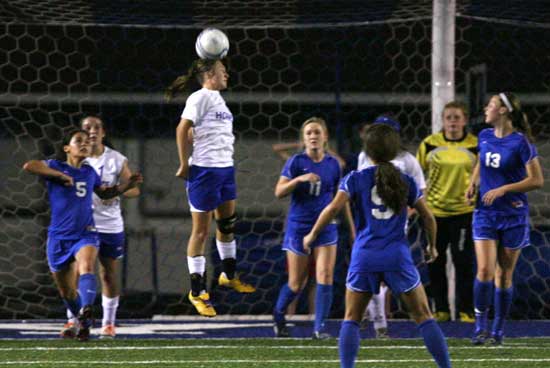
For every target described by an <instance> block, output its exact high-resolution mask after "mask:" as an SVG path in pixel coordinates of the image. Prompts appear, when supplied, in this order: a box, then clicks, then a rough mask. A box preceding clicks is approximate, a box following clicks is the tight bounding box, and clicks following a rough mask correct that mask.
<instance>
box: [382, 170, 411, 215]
mask: <svg viewBox="0 0 550 368" xmlns="http://www.w3.org/2000/svg"><path fill="white" fill-rule="evenodd" d="M408 189H409V188H408V186H407V183H405V181H404V180H403V178H402V176H401V172H400V171H399V170H398V169H397V168H396V167H395V166H393V164H392V163H391V162H379V163H378V167H377V168H376V191H377V192H378V195H379V196H380V198H381V199H382V202H383V203H384V205H385V206H386V207H388V208H390V209H391V210H392V211H393V212H394V213H399V212H401V210H402V209H403V208H405V206H406V205H407V192H408Z"/></svg>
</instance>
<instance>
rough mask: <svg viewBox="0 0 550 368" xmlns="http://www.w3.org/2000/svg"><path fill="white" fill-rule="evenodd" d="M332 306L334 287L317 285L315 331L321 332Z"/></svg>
mask: <svg viewBox="0 0 550 368" xmlns="http://www.w3.org/2000/svg"><path fill="white" fill-rule="evenodd" d="M331 306H332V285H325V284H317V290H316V294H315V324H314V326H313V331H315V332H320V331H321V330H322V328H323V326H324V324H325V319H327V317H328V315H329V313H330V307H331Z"/></svg>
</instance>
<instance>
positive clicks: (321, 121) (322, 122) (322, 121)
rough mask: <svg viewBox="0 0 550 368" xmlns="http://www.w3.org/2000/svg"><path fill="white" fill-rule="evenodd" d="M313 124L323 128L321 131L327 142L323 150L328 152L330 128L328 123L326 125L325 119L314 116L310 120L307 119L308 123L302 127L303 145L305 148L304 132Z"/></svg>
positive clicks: (301, 138)
mask: <svg viewBox="0 0 550 368" xmlns="http://www.w3.org/2000/svg"><path fill="white" fill-rule="evenodd" d="M312 123H317V124H319V125H320V126H321V129H322V130H323V132H324V133H325V137H326V141H325V144H324V145H323V149H324V150H325V151H326V150H328V128H327V123H326V121H325V119H323V118H320V117H318V116H312V117H310V118H309V119H307V120H306V121H304V122H303V123H302V126H301V127H300V142H302V145H304V146H305V143H304V131H305V129H306V126H307V125H309V124H312Z"/></svg>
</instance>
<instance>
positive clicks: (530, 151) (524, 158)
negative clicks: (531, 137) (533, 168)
mask: <svg viewBox="0 0 550 368" xmlns="http://www.w3.org/2000/svg"><path fill="white" fill-rule="evenodd" d="M518 149H519V157H520V160H521V162H522V163H523V165H526V164H527V163H529V161H531V160H532V159H534V158H535V157H537V155H538V154H537V148H536V147H535V145H534V144H532V143H530V142H529V141H528V140H527V139H526V138H524V139H522V140H521V143H520V145H519V147H518Z"/></svg>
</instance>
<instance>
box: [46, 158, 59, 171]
mask: <svg viewBox="0 0 550 368" xmlns="http://www.w3.org/2000/svg"><path fill="white" fill-rule="evenodd" d="M44 162H45V163H46V165H47V166H48V167H49V168H50V169H54V170H58V169H59V166H58V164H57V160H53V159H49V160H45V161H44Z"/></svg>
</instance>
